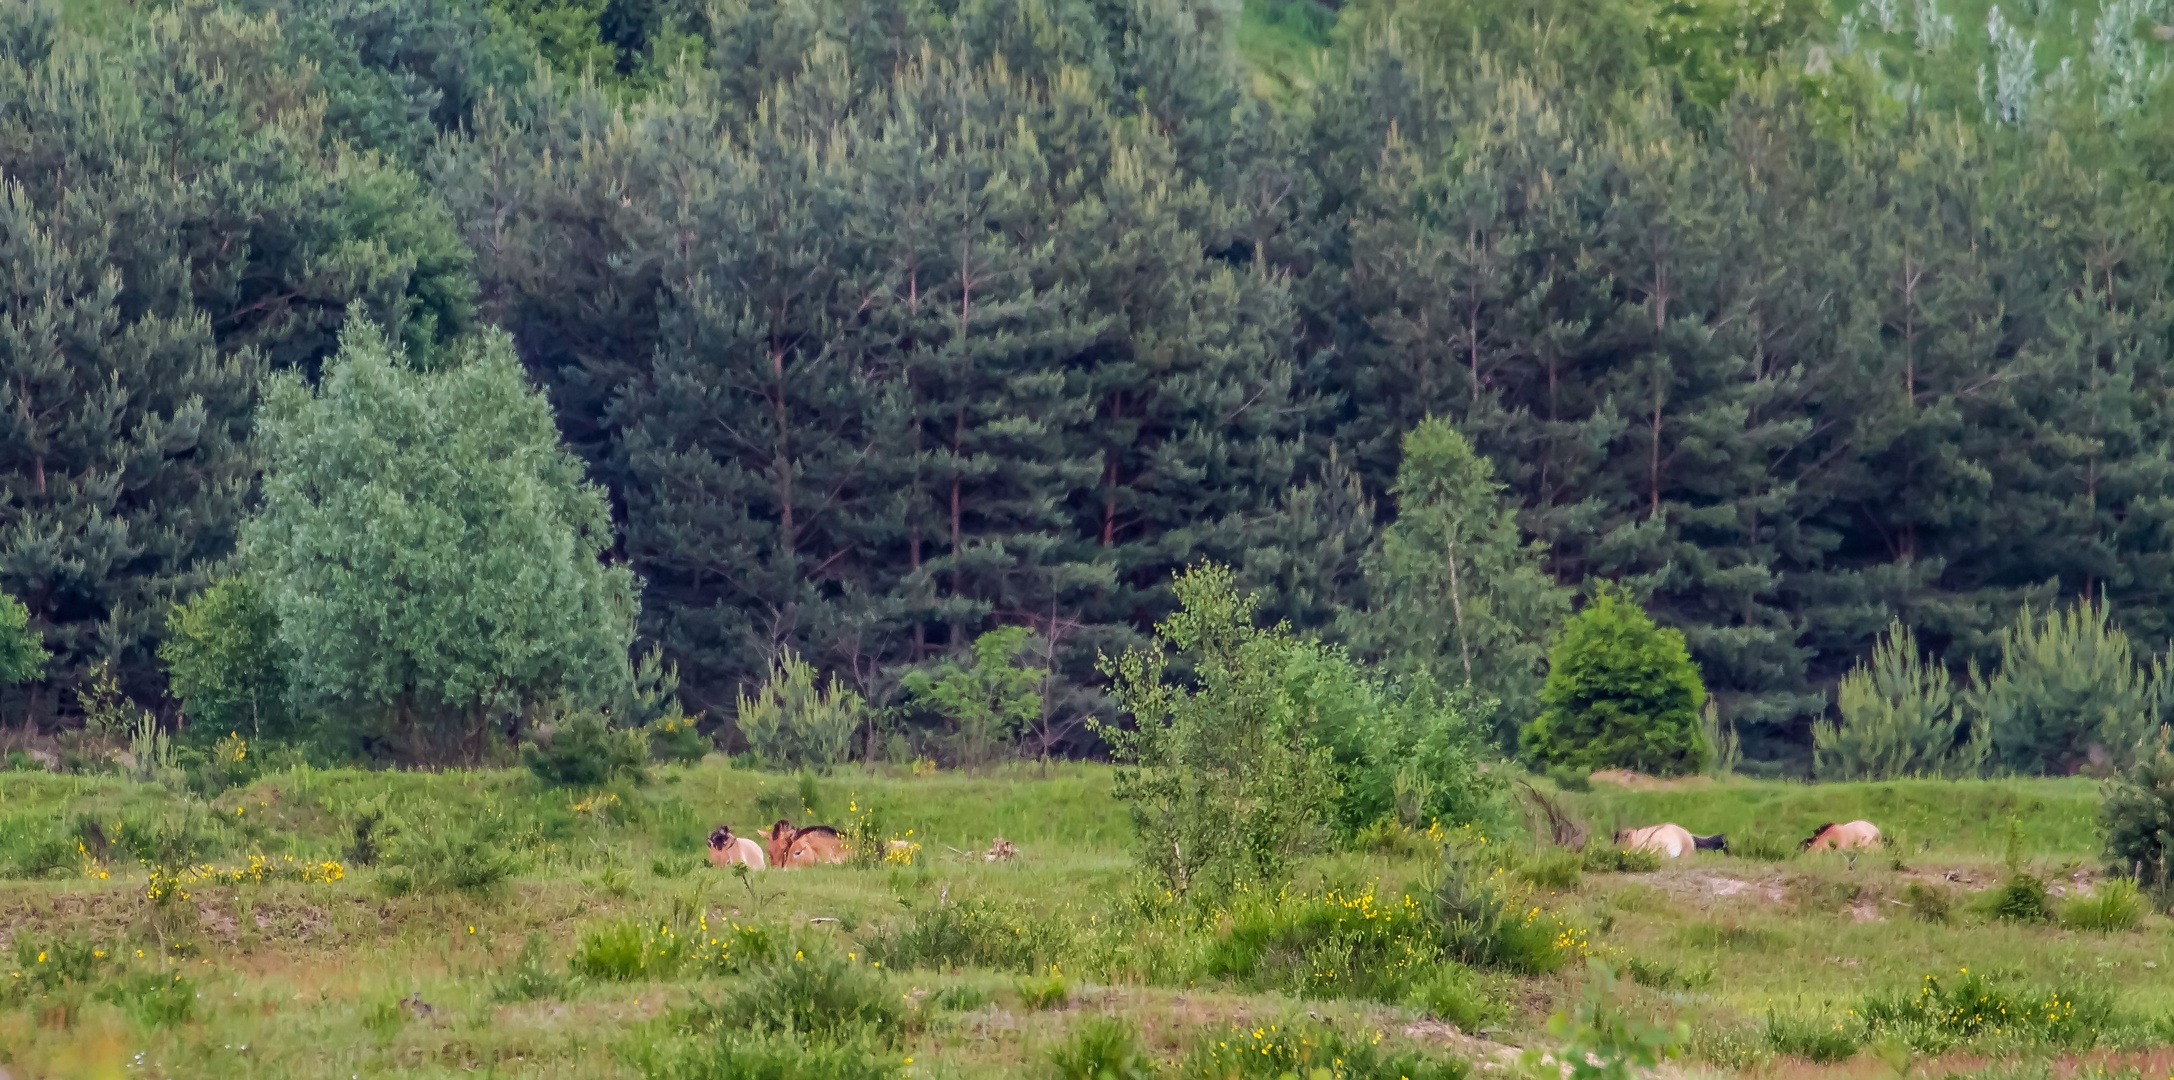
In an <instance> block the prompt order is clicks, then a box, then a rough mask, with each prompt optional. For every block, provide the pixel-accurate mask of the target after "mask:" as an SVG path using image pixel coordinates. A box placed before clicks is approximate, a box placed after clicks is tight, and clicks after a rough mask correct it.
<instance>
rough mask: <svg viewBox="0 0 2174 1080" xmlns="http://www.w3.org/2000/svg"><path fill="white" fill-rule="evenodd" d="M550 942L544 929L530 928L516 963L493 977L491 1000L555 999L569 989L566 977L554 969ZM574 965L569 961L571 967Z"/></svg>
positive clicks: (505, 1001) (509, 1002) (499, 1001)
mask: <svg viewBox="0 0 2174 1080" xmlns="http://www.w3.org/2000/svg"><path fill="white" fill-rule="evenodd" d="M550 958H551V944H550V942H549V941H548V940H546V939H545V938H544V936H543V933H542V932H541V931H536V930H531V931H529V934H528V940H526V941H524V942H522V943H521V951H520V953H519V954H518V955H517V956H515V957H514V959H513V962H512V963H510V964H508V965H506V966H505V967H504V968H502V969H500V971H499V972H498V975H497V976H496V977H495V978H493V979H492V980H491V1000H492V1001H495V1002H498V1003H500V1004H514V1003H518V1002H523V1001H538V1000H542V999H545V998H555V997H558V996H559V995H560V994H562V993H564V992H565V990H566V979H565V977H564V976H562V975H560V974H559V973H558V972H556V971H554V970H552V967H551V964H550ZM572 966H575V965H572V964H569V967H572Z"/></svg>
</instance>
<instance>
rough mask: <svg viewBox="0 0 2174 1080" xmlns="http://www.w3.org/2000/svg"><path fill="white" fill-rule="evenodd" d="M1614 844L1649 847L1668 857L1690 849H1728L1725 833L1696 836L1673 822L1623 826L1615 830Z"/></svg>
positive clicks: (1639, 848) (1629, 848)
mask: <svg viewBox="0 0 2174 1080" xmlns="http://www.w3.org/2000/svg"><path fill="white" fill-rule="evenodd" d="M1615 846H1616V847H1618V848H1620V849H1622V850H1624V851H1650V852H1653V853H1654V854H1656V855H1660V856H1663V857H1666V858H1670V859H1680V858H1682V857H1684V856H1685V855H1689V854H1690V853H1692V852H1694V851H1721V852H1726V851H1728V850H1729V838H1728V835H1727V834H1726V833H1715V834H1713V835H1712V836H1696V835H1693V834H1692V832H1691V830H1689V829H1686V828H1684V827H1683V826H1681V825H1677V824H1674V823H1670V824H1666V825H1648V826H1646V827H1645V828H1643V829H1624V830H1622V831H1621V832H1618V833H1616V834H1615Z"/></svg>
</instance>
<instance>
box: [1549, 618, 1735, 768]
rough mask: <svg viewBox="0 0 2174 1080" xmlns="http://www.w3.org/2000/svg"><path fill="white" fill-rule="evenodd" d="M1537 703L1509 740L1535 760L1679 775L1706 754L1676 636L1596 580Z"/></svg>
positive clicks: (1694, 693) (1553, 657) (1693, 671)
mask: <svg viewBox="0 0 2174 1080" xmlns="http://www.w3.org/2000/svg"><path fill="white" fill-rule="evenodd" d="M1540 700H1541V702H1542V703H1543V704H1544V705H1545V706H1546V711H1545V712H1543V713H1541V714H1540V716H1539V717H1538V718H1537V719H1535V720H1534V721H1533V722H1532V723H1531V724H1529V725H1527V726H1526V728H1525V731H1524V734H1523V735H1521V736H1520V737H1519V740H1518V745H1519V747H1520V748H1521V749H1522V750H1523V751H1524V753H1525V756H1526V757H1528V758H1530V759H1531V760H1532V761H1534V762H1535V763H1537V764H1540V765H1544V766H1556V765H1563V766H1569V767H1571V768H1574V769H1588V770H1590V769H1603V768H1620V769H1636V770H1638V771H1640V772H1645V773H1651V774H1653V775H1655V776H1681V775H1684V774H1687V773H1696V772H1699V771H1700V770H1702V769H1703V768H1704V767H1705V765H1706V760H1707V757H1708V756H1709V755H1711V754H1712V753H1713V748H1712V747H1710V746H1708V745H1706V739H1705V736H1704V735H1703V734H1702V733H1701V731H1700V725H1699V710H1700V709H1701V708H1702V707H1703V706H1704V705H1705V704H1706V688H1705V686H1704V685H1702V684H1701V683H1700V682H1699V677H1698V667H1697V666H1696V665H1694V664H1692V663H1691V656H1690V653H1689V652H1688V651H1687V650H1686V649H1685V647H1684V643H1683V635H1682V634H1681V633H1680V632H1678V631H1675V630H1670V629H1666V628H1663V627H1659V626H1655V625H1654V623H1653V619H1652V617H1651V616H1649V615H1647V614H1646V613H1645V611H1644V609H1642V608H1640V607H1639V606H1638V605H1637V603H1636V602H1634V601H1633V600H1631V599H1630V597H1628V596H1627V595H1625V594H1624V593H1623V591H1622V590H1621V589H1619V588H1614V587H1607V586H1603V587H1602V588H1600V589H1598V590H1597V591H1595V592H1594V594H1593V597H1592V599H1591V600H1589V601H1588V602H1587V603H1586V605H1585V608H1584V610H1581V611H1579V612H1578V613H1577V614H1576V615H1573V616H1571V617H1570V621H1569V623H1568V624H1567V625H1565V626H1564V628H1563V635H1562V637H1561V638H1560V639H1559V640H1558V641H1556V643H1555V648H1554V650H1553V651H1552V652H1550V653H1549V656H1548V673H1547V683H1546V685H1545V686H1543V687H1541V690H1540Z"/></svg>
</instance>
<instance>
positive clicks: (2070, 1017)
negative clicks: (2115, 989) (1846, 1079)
mask: <svg viewBox="0 0 2174 1080" xmlns="http://www.w3.org/2000/svg"><path fill="white" fill-rule="evenodd" d="M1958 975H1959V977H1958V978H1955V979H1953V980H1943V979H1941V978H1939V977H1938V976H1933V975H1927V976H1925V978H1924V981H1923V982H1922V983H1921V984H1920V985H1919V986H1918V988H1917V990H1916V991H1915V992H1908V991H1904V992H1899V993H1895V994H1890V995H1884V996H1882V995H1873V996H1870V997H1867V998H1865V999H1864V1000H1863V1001H1862V1002H1860V1003H1859V1004H1858V1006H1857V1009H1856V1013H1857V1015H1858V1016H1861V1017H1863V1018H1864V1022H1865V1025H1866V1027H1867V1028H1868V1029H1869V1030H1870V1031H1871V1032H1872V1033H1875V1034H1879V1033H1891V1034H1893V1035H1896V1036H1898V1037H1900V1038H1901V1039H1902V1040H1903V1041H1904V1042H1906V1043H1908V1044H1909V1046H1910V1047H1911V1048H1912V1049H1914V1050H1916V1051H1917V1052H1919V1053H1921V1054H1939V1053H1944V1052H1946V1051H1947V1050H1949V1049H1951V1048H1953V1047H1954V1046H1956V1045H1958V1044H1960V1043H1964V1042H1968V1041H1970V1040H1972V1039H1976V1038H1979V1037H1981V1036H1987V1035H1992V1036H1997V1037H1999V1038H2002V1039H2004V1040H2008V1041H2012V1042H2016V1043H2023V1044H2029V1045H2043V1046H2055V1047H2064V1048H2079V1047H2086V1046H2090V1045H2091V1044H2092V1043H2094V1042H2097V1041H2098V1036H2099V1033H2100V1032H2101V1031H2102V1030H2104V1029H2105V1028H2106V1026H2107V1024H2108V1023H2109V1022H2110V1021H2111V1020H2112V1016H2113V1001H2112V999H2111V998H2110V997H2108V996H2107V995H2105V994H2103V993H2097V992H2079V991H2076V990H2068V989H2058V988H2056V989H2037V990H2019V989H2016V988H2013V987H2008V986H2002V985H2000V984H1998V983H1996V982H1994V981H1993V980H1991V979H1987V978H1986V977H1984V976H1982V975H1975V974H1972V973H1971V972H1970V970H1969V969H1967V968H1965V969H1963V970H1962V971H1960V972H1958Z"/></svg>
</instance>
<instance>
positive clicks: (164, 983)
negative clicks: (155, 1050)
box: [94, 971, 197, 1027]
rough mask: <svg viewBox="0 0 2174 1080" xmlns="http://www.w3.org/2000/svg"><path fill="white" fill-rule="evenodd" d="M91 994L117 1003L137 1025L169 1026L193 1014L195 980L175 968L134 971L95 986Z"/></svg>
mask: <svg viewBox="0 0 2174 1080" xmlns="http://www.w3.org/2000/svg"><path fill="white" fill-rule="evenodd" d="M94 996H96V997H97V999H98V1000H100V1001H106V1002H111V1003H112V1004H114V1005H118V1006H120V1008H121V1011H122V1012H125V1013H127V1014H128V1018H129V1019H131V1020H134V1021H135V1022H136V1023H137V1024H138V1025H139V1026H141V1027H171V1026H173V1025H175V1024H186V1023H188V1022H189V1021H190V1020H193V1019H195V1018H196V998H197V992H196V980H194V979H191V978H189V977H187V976H185V975H181V974H177V973H175V972H170V971H139V972H135V973H132V974H129V975H126V976H123V977H121V978H118V979H115V980H114V981H112V982H109V983H107V984H106V985H104V986H102V987H99V989H98V992H97V994H96V995H94Z"/></svg>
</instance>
